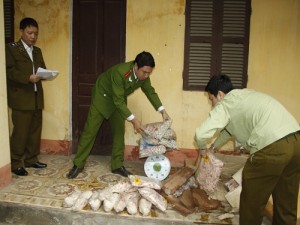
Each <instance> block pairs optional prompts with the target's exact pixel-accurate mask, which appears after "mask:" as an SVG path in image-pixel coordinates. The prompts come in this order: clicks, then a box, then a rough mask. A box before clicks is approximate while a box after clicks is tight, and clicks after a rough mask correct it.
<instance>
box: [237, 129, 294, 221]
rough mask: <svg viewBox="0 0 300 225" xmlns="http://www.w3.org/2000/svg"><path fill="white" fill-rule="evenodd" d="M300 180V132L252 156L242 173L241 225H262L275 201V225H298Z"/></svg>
mask: <svg viewBox="0 0 300 225" xmlns="http://www.w3.org/2000/svg"><path fill="white" fill-rule="evenodd" d="M299 177H300V133H299V132H298V133H294V134H290V135H288V136H286V137H284V138H282V139H280V140H278V141H276V142H274V143H273V144H270V145H268V146H267V147H265V148H263V149H262V150H260V151H258V152H256V153H254V154H252V155H250V157H249V159H248V160H247V162H246V164H245V167H244V170H243V174H242V192H241V198H240V225H261V223H262V219H263V209H264V207H265V205H266V203H267V202H268V199H269V197H270V196H271V195H272V198H273V222H272V224H273V225H296V223H297V204H298V192H299Z"/></svg>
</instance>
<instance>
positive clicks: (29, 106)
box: [5, 18, 47, 176]
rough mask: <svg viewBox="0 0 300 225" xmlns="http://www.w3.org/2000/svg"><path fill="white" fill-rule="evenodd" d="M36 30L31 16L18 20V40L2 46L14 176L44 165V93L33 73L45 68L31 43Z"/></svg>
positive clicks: (41, 57) (34, 41)
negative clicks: (40, 159) (41, 158)
mask: <svg viewBox="0 0 300 225" xmlns="http://www.w3.org/2000/svg"><path fill="white" fill-rule="evenodd" d="M38 31H39V27H38V23H37V22H36V21H35V20H34V19H32V18H24V19H22V20H21V22H20V32H21V38H20V40H19V41H18V42H13V43H10V44H7V45H6V49H5V51H6V76H7V97H8V106H9V107H11V109H12V123H13V131H12V135H11V138H10V152H11V169H12V172H13V173H15V174H16V175H18V176H27V175H28V172H27V171H26V169H25V168H24V166H25V167H33V168H37V169H38V168H45V167H47V164H45V163H41V162H39V161H38V155H39V153H40V142H41V132H42V109H43V107H44V95H43V87H42V83H41V77H40V76H38V75H36V74H35V73H36V70H37V69H38V68H39V67H42V68H46V65H45V62H44V59H43V55H42V51H41V49H40V48H38V47H35V46H34V45H35V43H36V41H37V38H38ZM23 160H24V162H23Z"/></svg>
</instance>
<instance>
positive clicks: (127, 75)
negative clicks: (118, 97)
mask: <svg viewBox="0 0 300 225" xmlns="http://www.w3.org/2000/svg"><path fill="white" fill-rule="evenodd" d="M130 74H131V70H128V71H127V72H126V73H125V74H124V77H125V78H127V77H129V76H130Z"/></svg>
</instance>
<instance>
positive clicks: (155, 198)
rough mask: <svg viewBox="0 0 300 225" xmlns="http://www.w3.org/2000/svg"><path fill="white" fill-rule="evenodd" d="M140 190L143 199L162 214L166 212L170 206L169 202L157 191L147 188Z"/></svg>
mask: <svg viewBox="0 0 300 225" xmlns="http://www.w3.org/2000/svg"><path fill="white" fill-rule="evenodd" d="M138 190H139V192H140V194H141V195H142V197H143V198H145V199H147V200H148V201H149V202H151V203H152V204H153V205H155V206H156V207H157V208H158V209H159V210H161V211H162V212H164V211H166V209H167V205H168V204H167V200H166V199H165V198H164V197H163V196H161V195H160V194H159V193H157V192H156V191H155V190H153V189H151V188H147V187H144V188H140V189H138Z"/></svg>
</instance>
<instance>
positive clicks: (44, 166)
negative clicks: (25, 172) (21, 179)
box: [25, 162, 47, 169]
mask: <svg viewBox="0 0 300 225" xmlns="http://www.w3.org/2000/svg"><path fill="white" fill-rule="evenodd" d="M25 167H26V168H29V167H32V168H36V169H41V168H46V167H47V164H46V163H41V162H36V163H34V164H31V165H28V166H25Z"/></svg>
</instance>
